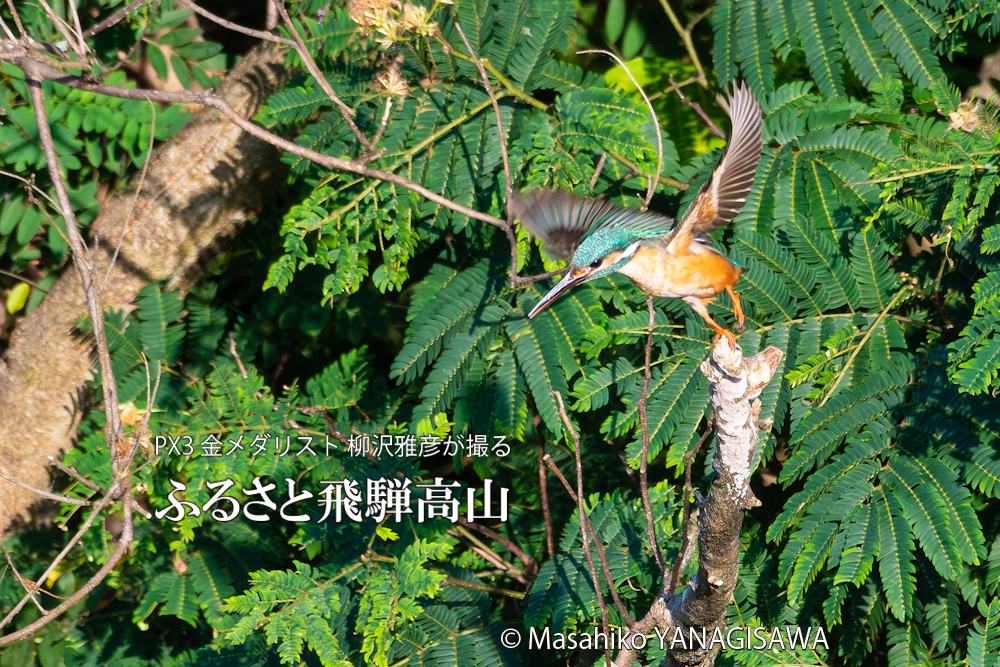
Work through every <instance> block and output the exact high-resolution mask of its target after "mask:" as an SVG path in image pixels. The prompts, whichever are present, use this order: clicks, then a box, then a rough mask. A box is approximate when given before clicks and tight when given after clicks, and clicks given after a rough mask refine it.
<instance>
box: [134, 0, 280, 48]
mask: <svg viewBox="0 0 1000 667" xmlns="http://www.w3.org/2000/svg"><path fill="white" fill-rule="evenodd" d="M138 1H139V2H142V0H138ZM180 2H181V4H182V5H184V6H185V7H187V8H188V9H193V10H194V11H195V13H196V14H200V15H201V16H203V17H205V18H206V19H208V20H209V21H211V22H212V23H216V24H218V25H221V26H222V27H223V28H229V29H230V30H232V31H233V32H238V33H241V34H244V35H249V36H250V37H256V38H257V39H263V40H266V41H268V42H275V43H277V44H284V45H285V46H288V47H291V48H293V49H294V48H295V47H296V46H297V45H296V43H295V40H291V39H288V38H287V37H281V36H279V35H275V34H272V33H270V32H266V31H264V30H254V29H253V28H247V27H245V26H241V25H237V24H236V23H233V22H231V21H227V20H226V19H224V18H222V17H221V16H216V15H215V14H213V13H212V12H210V11H208V10H207V9H202V8H201V7H199V6H198V5H196V4H195V3H194V2H192V1H191V0H180ZM267 9H268V12H271V11H273V12H274V15H275V17H277V16H278V12H277V9H275V8H274V4H273V3H271V2H268V3H267ZM271 29H273V28H271Z"/></svg>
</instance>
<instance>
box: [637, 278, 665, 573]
mask: <svg viewBox="0 0 1000 667" xmlns="http://www.w3.org/2000/svg"><path fill="white" fill-rule="evenodd" d="M646 307H647V308H648V309H649V334H648V335H647V336H646V370H645V373H644V375H643V379H642V395H641V396H640V397H639V424H640V425H641V426H642V455H641V458H640V459H639V493H640V495H641V496H642V509H643V511H644V512H645V513H646V536H647V537H648V538H649V546H650V548H651V549H652V550H653V554H654V555H655V556H656V565H657V567H659V568H660V572H663V570H664V569H666V563H664V561H663V552H661V551H660V545H659V544H658V543H657V541H656V528H655V526H654V522H653V507H652V505H650V504H649V480H648V478H647V470H648V468H649V422H648V421H647V420H646V400H647V399H648V398H649V376H650V364H651V357H652V355H653V330H654V329H655V327H656V309H654V308H653V296H652V295H649V296H647V297H646Z"/></svg>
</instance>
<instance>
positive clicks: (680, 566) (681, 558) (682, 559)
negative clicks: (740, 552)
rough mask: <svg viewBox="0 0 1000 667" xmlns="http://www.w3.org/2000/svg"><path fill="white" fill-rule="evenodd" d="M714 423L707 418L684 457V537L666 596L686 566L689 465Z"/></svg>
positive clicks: (711, 419)
mask: <svg viewBox="0 0 1000 667" xmlns="http://www.w3.org/2000/svg"><path fill="white" fill-rule="evenodd" d="M714 421H715V419H714V417H709V420H708V428H706V429H705V432H704V433H703V434H702V436H701V437H700V438H698V442H697V443H696V444H695V446H694V449H692V450H691V451H690V452H688V453H687V454H685V455H684V514H683V519H681V530H682V531H683V535H684V537H683V538H682V539H681V549H680V551H678V552H677V560H676V561H674V566H673V567H672V568H671V569H670V580H669V583H668V584H667V589H666V591H664V592H665V593H667V595H669V594H671V593H673V592H674V591H675V590H677V581H678V579H680V576H681V572H682V571H683V570H684V566H685V565H686V564H687V553H688V545H689V544H690V542H691V530H690V526H689V525H688V522H689V521H690V519H691V463H692V461H694V457H695V456H696V455H697V454H698V450H699V449H701V446H702V445H703V444H704V443H705V441H706V440H707V439H708V436H709V435H711V433H712V424H713V422H714Z"/></svg>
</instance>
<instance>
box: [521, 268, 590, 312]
mask: <svg viewBox="0 0 1000 667" xmlns="http://www.w3.org/2000/svg"><path fill="white" fill-rule="evenodd" d="M589 277H590V274H589V273H587V272H583V273H580V274H578V275H575V276H574V275H573V273H572V271H571V272H569V273H567V274H566V275H565V276H563V278H562V280H560V281H559V282H558V283H556V286H555V287H553V288H552V289H551V290H549V293H548V294H546V295H545V296H543V297H542V298H541V299H540V300H539V302H538V303H536V304H535V307H534V308H532V309H531V312H530V313H528V319H531V318H532V317H534V316H535V315H537V314H538V313H540V312H542V311H543V310H545V309H546V308H547V307H548V306H549V304H551V303H552V302H553V301H555V300H556V299H558V298H559V297H560V296H562V293H563V292H565V291H566V290H568V289H569V288H570V287H573V286H575V285H579V284H580V283H583V282H586V280H587V278H589Z"/></svg>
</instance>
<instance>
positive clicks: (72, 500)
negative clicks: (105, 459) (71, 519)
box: [0, 472, 92, 507]
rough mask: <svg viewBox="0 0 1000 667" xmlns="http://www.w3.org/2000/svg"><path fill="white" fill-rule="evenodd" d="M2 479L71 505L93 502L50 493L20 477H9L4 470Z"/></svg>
mask: <svg viewBox="0 0 1000 667" xmlns="http://www.w3.org/2000/svg"><path fill="white" fill-rule="evenodd" d="M0 479H5V480H7V481H8V482H10V483H11V484H16V485H17V486H19V487H21V488H22V489H27V490H28V491H31V492H32V493H36V494H38V495H40V496H41V497H42V498H48V499H49V500H57V501H59V502H61V503H67V504H69V505H79V506H80V507H89V506H90V505H91V504H92V503H90V502H89V501H87V500H79V499H77V498H70V497H68V496H60V495H58V494H56V493H49V492H48V491H43V490H42V489H36V488H35V487H33V486H29V485H27V484H25V483H24V482H22V481H20V480H18V479H15V478H13V477H8V476H7V475H5V474H3V473H2V472H0Z"/></svg>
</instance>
